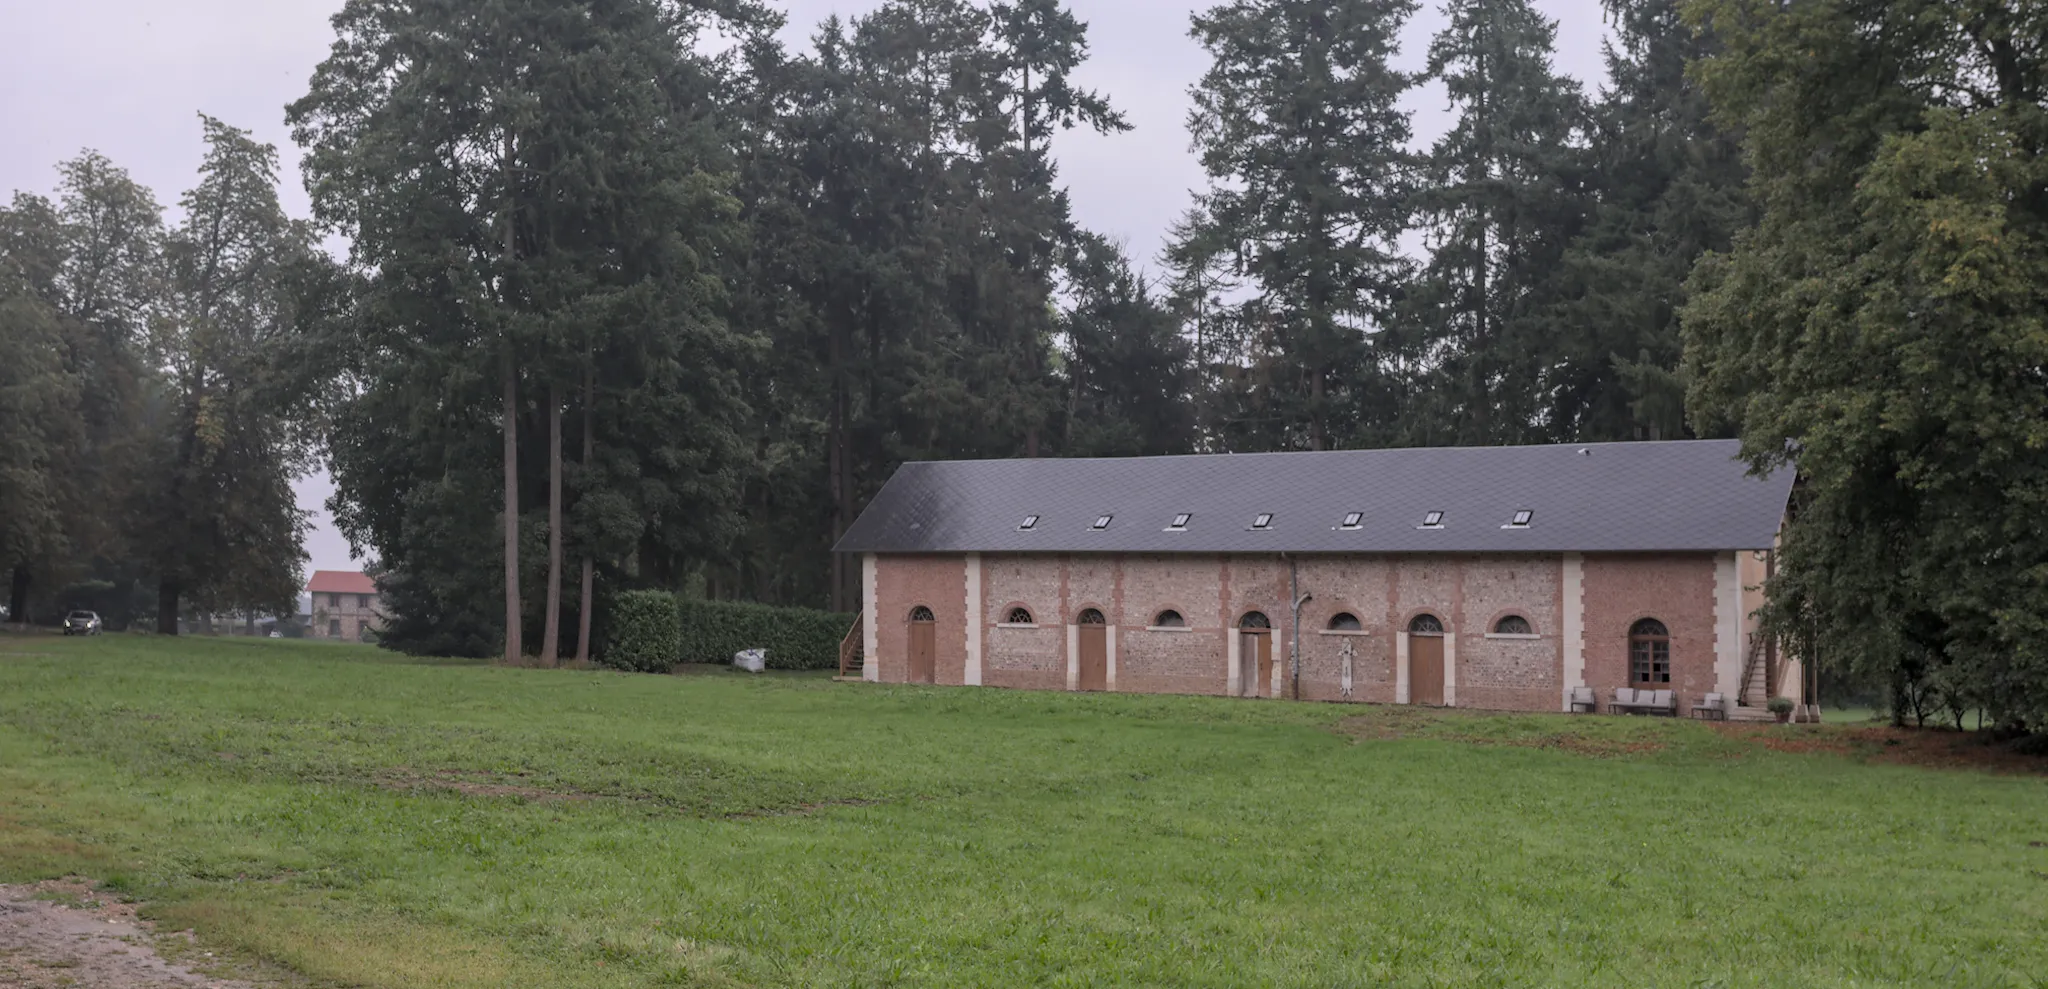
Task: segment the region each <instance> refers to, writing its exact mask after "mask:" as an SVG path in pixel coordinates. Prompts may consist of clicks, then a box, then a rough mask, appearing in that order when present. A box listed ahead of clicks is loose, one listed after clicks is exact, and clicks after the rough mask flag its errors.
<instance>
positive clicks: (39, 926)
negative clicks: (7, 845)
mask: <svg viewBox="0 0 2048 989" xmlns="http://www.w3.org/2000/svg"><path fill="white" fill-rule="evenodd" d="M53 896H54V897H57V898H59V899H60V900H63V901H68V902H53V901H52V900H50V899H46V897H53ZM177 936H178V935H175V934H173V935H168V937H177ZM187 936H188V937H189V935H187ZM157 939H158V935H157V934H156V933H155V931H154V930H153V929H152V927H151V925H150V924H149V923H148V922H147V921H143V920H140V919H138V918H137V917H136V916H135V908H134V907H133V906H130V905H128V904H125V903H120V902H116V901H114V900H111V899H106V898H103V897H100V896H98V895H96V894H95V893H94V892H93V889H92V887H91V886H90V885H88V884H86V883H84V882H80V881H76V880H53V881H49V882H41V883H35V884H33V885H25V886H6V885H0V989H60V987H78V986H91V987H94V989H260V987H259V986H258V985H257V984H256V983H252V982H243V981H240V980H235V979H216V978H213V977H211V976H208V975H203V974H201V973H199V972H195V971H193V970H192V969H191V968H188V967H186V966H185V965H181V964H176V963H173V962H170V961H166V960H165V959H164V958H163V956H161V955H159V954H158V953H157Z"/></svg>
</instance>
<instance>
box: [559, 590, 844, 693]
mask: <svg viewBox="0 0 2048 989" xmlns="http://www.w3.org/2000/svg"><path fill="white" fill-rule="evenodd" d="M610 626H611V635H610V636H609V639H608V643H607V645H606V648H605V651H604V654H603V655H602V656H601V657H599V658H600V659H601V660H603V662H604V664H605V665H606V666H611V667H616V668H618V669H621V670H633V671H636V672H640V673H667V672H669V671H671V670H673V669H675V667H676V664H677V663H719V664H726V663H731V662H732V657H733V654H734V653H736V652H739V651H740V650H742V649H766V650H768V667H769V668H770V669H775V670H829V669H834V668H836V667H838V665H839V641H840V640H841V639H844V638H845V637H846V630H847V629H849V628H852V627H853V616H852V615H839V614H834V613H832V612H829V611H815V610H812V609H810V608H778V607H775V606H773V605H766V604H746V603H742V602H737V601H699V600H694V599H690V598H682V597H677V596H676V595H673V594H669V593H668V592H666V591H627V592H626V593H624V594H621V595H619V597H618V599H617V600H616V601H615V602H614V603H613V605H612V609H611V622H610Z"/></svg>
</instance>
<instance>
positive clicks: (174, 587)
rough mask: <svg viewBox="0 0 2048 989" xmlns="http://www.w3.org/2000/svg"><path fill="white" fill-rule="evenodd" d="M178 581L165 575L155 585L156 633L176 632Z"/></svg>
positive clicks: (170, 633)
mask: <svg viewBox="0 0 2048 989" xmlns="http://www.w3.org/2000/svg"><path fill="white" fill-rule="evenodd" d="M180 590H181V588H179V586H178V582H177V581H176V580H174V579H172V578H169V577H166V578H164V579H163V580H160V581H157V585H156V631H157V634H158V635H176V634H178V593H179V591H180Z"/></svg>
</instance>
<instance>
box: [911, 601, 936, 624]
mask: <svg viewBox="0 0 2048 989" xmlns="http://www.w3.org/2000/svg"><path fill="white" fill-rule="evenodd" d="M910 620H911V621H914V622H929V621H935V620H936V619H934V618H933V617H932V609H930V608H927V607H925V606H924V605H921V604H920V605H918V606H917V607H915V608H912V609H910Z"/></svg>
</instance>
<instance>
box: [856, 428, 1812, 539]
mask: <svg viewBox="0 0 2048 989" xmlns="http://www.w3.org/2000/svg"><path fill="white" fill-rule="evenodd" d="M1737 449H1738V446H1737V443H1736V442H1735V441H1733V440H1685V441H1675V442H1662V443H1589V444H1571V445H1567V446H1514V447H1456V448H1438V449H1395V450H1342V451H1332V452H1324V453H1258V454H1222V455H1211V456H1185V457H1145V458H1133V459H1102V460H977V461H947V462H924V463H908V464H904V465H903V466H902V467H901V468H900V469H899V470H897V472H896V475H895V476H894V477H892V478H890V480H889V483H888V484H887V485H885V486H883V488H882V490H881V492H880V493H879V494H877V495H876V496H875V500H874V502H873V503H872V504H870V505H869V506H868V508H867V511H865V512H862V513H861V516H860V518H859V519H858V520H857V521H855V522H854V524H853V527H852V528H850V529H848V530H847V532H846V535H845V537H844V538H842V539H841V540H840V541H839V545H838V546H837V547H836V549H837V550H838V551H839V552H846V553H964V552H989V553H996V552H1063V553H1072V552H1131V553H1171V552H1200V553H1255V552H1288V553H1343V552H1358V553H1428V552H1458V553H1473V552H1480V553H1499V552H1551V553H1554V552H1651V551H1679V550H1735V549H1764V548H1768V547H1769V546H1770V545H1771V544H1772V537H1773V536H1774V534H1775V533H1776V532H1777V529H1778V524H1779V521H1780V519H1781V518H1782V517H1783V515H1784V511H1785V504H1786V500H1787V498H1788V497H1789V496H1790V494H1791V490H1792V478H1793V471H1792V470H1791V469H1790V468H1785V469H1780V470H1778V471H1776V472H1775V473H1773V474H1772V475H1771V476H1769V477H1767V478H1759V477H1755V476H1751V475H1750V474H1749V473H1748V470H1747V465H1746V464H1744V463H1743V462H1742V461H1739V460H1737V459H1735V457H1736V453H1737ZM1519 510H1529V511H1532V512H1534V513H1535V514H1534V517H1533V519H1532V520H1531V523H1530V525H1529V526H1528V527H1527V528H1526V529H1516V528H1504V526H1506V525H1507V523H1508V522H1509V521H1510V520H1511V519H1512V518H1513V516H1514V514H1515V512H1517V511H1519ZM1432 511H1441V512H1443V513H1444V518H1443V525H1442V527H1441V528H1435V529H1425V528H1422V527H1421V526H1422V523H1423V520H1424V518H1425V516H1426V514H1427V513H1429V512H1432ZM1182 512H1188V513H1192V514H1193V516H1194V518H1193V519H1192V520H1191V521H1190V522H1189V524H1188V526H1187V529H1186V531H1166V529H1167V527H1168V526H1169V525H1170V524H1171V523H1172V522H1173V517H1174V516H1175V515H1178V514H1180V513H1182ZM1267 512H1270V513H1272V515H1273V519H1272V523H1271V525H1270V526H1269V527H1268V528H1266V529H1264V530H1255V529H1254V528H1253V527H1252V523H1253V521H1254V520H1255V519H1256V518H1257V516H1259V515H1261V514H1264V513H1267ZM1350 512H1362V513H1364V516H1365V517H1364V521H1363V524H1362V525H1361V526H1360V527H1359V528H1357V529H1343V528H1341V524H1342V522H1343V521H1344V516H1345V515H1346V514H1348V513H1350ZM1028 515H1036V516H1038V517H1039V521H1038V524H1037V526H1036V527H1034V528H1033V529H1031V530H1030V531H1020V530H1019V529H1018V525H1019V524H1020V523H1021V522H1022V521H1023V520H1024V518H1025V516H1028ZM1103 515H1110V516H1113V518H1112V520H1111V522H1110V524H1109V527H1108V528H1107V529H1104V530H1099V531H1098V530H1095V529H1092V528H1091V527H1092V526H1093V525H1094V523H1095V520H1096V519H1097V518H1099V517H1101V516H1103Z"/></svg>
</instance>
